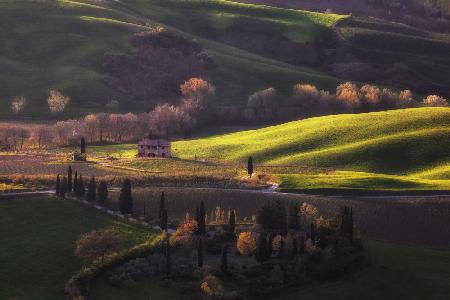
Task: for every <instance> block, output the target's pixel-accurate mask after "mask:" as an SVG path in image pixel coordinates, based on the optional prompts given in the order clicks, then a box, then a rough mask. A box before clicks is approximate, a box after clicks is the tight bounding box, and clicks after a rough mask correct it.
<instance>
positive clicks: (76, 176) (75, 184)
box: [73, 171, 78, 195]
mask: <svg viewBox="0 0 450 300" xmlns="http://www.w3.org/2000/svg"><path fill="white" fill-rule="evenodd" d="M77 189H78V172H77V171H75V176H74V177H73V192H74V193H75V195H76V194H77Z"/></svg>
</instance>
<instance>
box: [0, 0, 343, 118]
mask: <svg viewBox="0 0 450 300" xmlns="http://www.w3.org/2000/svg"><path fill="white" fill-rule="evenodd" d="M137 11H138V12H139V13H137ZM340 18H342V16H337V15H324V14H317V13H308V12H301V11H293V10H286V9H278V8H269V7H264V6H256V5H243V4H238V3H232V2H228V1H176V2H175V1H155V0H152V1H105V2H97V1H89V0H80V1H66V0H59V1H21V0H19V1H16V0H14V1H13V0H5V1H2V2H1V3H0V25H1V26H0V68H1V69H2V70H4V71H3V72H2V74H0V82H3V83H4V84H3V85H2V86H3V88H2V90H1V91H0V104H1V105H2V106H3V107H6V108H7V107H9V103H10V101H11V100H12V98H13V97H15V96H25V97H26V98H27V100H28V105H27V108H26V109H25V110H24V112H23V113H22V114H21V117H23V118H40V119H46V118H49V115H48V113H47V112H48V110H47V107H46V97H47V95H48V90H49V89H51V88H55V89H59V90H61V91H62V92H63V93H64V94H66V95H68V96H70V97H71V98H72V104H71V105H70V108H69V109H68V111H67V112H66V113H65V115H64V116H66V117H69V116H75V115H82V114H85V113H87V112H91V111H102V110H104V105H105V104H106V103H107V102H108V101H109V100H111V99H117V100H119V101H121V102H122V103H124V104H125V103H126V105H123V107H122V109H123V110H126V111H129V110H137V107H138V105H139V103H136V102H135V101H133V100H132V99H129V98H128V96H127V95H126V94H123V93H120V92H118V91H117V90H115V89H114V88H113V87H111V86H109V85H108V84H107V83H106V82H105V80H104V74H103V73H102V68H101V60H102V57H103V55H104V53H105V52H107V51H127V52H130V51H132V49H131V46H130V44H129V38H130V37H131V35H132V34H133V33H134V32H136V31H142V30H148V29H150V26H155V25H163V26H166V24H167V25H168V27H169V29H171V30H173V31H175V32H176V33H178V34H180V35H183V36H185V37H187V38H189V39H195V40H196V41H197V42H199V43H200V44H201V45H202V46H203V47H204V48H205V49H206V50H207V51H208V52H210V53H211V54H212V55H213V56H214V59H215V60H216V61H217V63H218V65H219V67H218V69H217V70H216V71H215V72H214V74H213V83H214V84H215V85H216V86H217V93H218V98H219V99H221V102H222V103H229V104H242V102H243V101H246V99H247V97H248V95H250V94H251V93H253V92H254V91H255V90H257V89H260V88H264V87H267V86H268V85H275V86H276V87H277V88H279V89H280V90H281V91H284V92H286V93H288V92H290V90H291V87H292V85H293V84H294V83H297V82H299V81H306V82H312V83H316V84H318V85H319V86H322V87H327V88H332V87H334V86H335V84H336V82H337V79H335V78H333V77H330V76H326V75H324V74H323V73H321V72H318V71H316V70H313V69H310V68H306V67H297V66H293V65H290V64H287V63H282V62H280V61H277V60H273V59H268V58H265V57H263V56H260V55H257V54H254V53H252V52H249V51H246V50H242V49H239V48H236V47H233V46H230V45H228V44H226V43H225V42H224V41H222V38H221V36H222V34H223V33H224V32H226V31H227V30H228V29H229V28H231V27H233V28H237V29H238V30H239V29H242V30H256V31H257V32H267V33H268V34H269V35H274V36H279V37H283V38H286V39H288V40H291V41H295V42H311V41H315V40H318V39H322V38H324V37H325V36H326V35H328V34H330V32H331V29H330V26H331V25H332V24H333V23H334V22H336V21H337V20H339V19H340ZM8 115H10V112H9V111H8V109H2V110H1V111H0V116H8ZM59 117H61V116H59Z"/></svg>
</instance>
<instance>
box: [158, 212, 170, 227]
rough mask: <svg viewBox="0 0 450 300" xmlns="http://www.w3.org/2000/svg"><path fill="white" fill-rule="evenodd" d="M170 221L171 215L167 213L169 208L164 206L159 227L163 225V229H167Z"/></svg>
mask: <svg viewBox="0 0 450 300" xmlns="http://www.w3.org/2000/svg"><path fill="white" fill-rule="evenodd" d="M168 222H169V217H168V215H167V210H166V209H165V208H164V209H163V211H162V213H161V220H160V224H159V227H161V230H165V231H167V228H168V227H169V226H168Z"/></svg>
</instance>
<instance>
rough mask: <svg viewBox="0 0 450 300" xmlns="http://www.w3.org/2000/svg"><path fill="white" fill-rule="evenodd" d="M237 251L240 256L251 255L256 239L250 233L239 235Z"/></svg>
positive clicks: (254, 248)
mask: <svg viewBox="0 0 450 300" xmlns="http://www.w3.org/2000/svg"><path fill="white" fill-rule="evenodd" d="M236 247H237V249H238V251H239V253H240V254H242V255H252V254H253V253H254V252H255V250H256V238H255V237H254V236H253V233H252V232H250V231H246V232H242V233H241V234H239V237H238V241H237V245H236Z"/></svg>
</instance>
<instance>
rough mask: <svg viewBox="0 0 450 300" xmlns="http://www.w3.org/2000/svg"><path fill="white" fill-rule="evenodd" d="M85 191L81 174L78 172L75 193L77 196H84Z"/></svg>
mask: <svg viewBox="0 0 450 300" xmlns="http://www.w3.org/2000/svg"><path fill="white" fill-rule="evenodd" d="M85 193H86V189H85V187H84V182H83V176H82V175H81V174H80V177H78V185H77V188H76V191H75V195H76V196H77V197H84V194H85Z"/></svg>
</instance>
